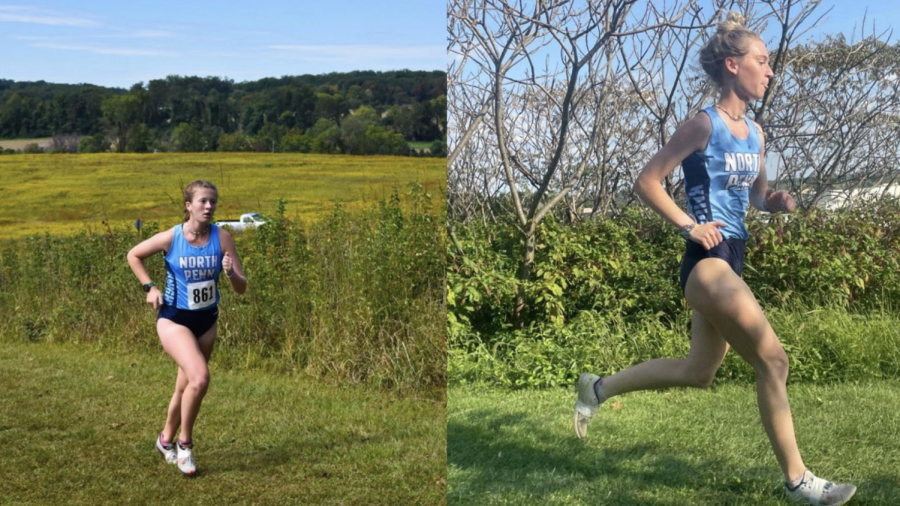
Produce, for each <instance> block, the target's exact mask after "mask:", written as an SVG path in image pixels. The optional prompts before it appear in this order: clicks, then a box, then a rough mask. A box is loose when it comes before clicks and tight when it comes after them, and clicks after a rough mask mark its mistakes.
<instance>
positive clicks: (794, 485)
mask: <svg viewBox="0 0 900 506" xmlns="http://www.w3.org/2000/svg"><path fill="white" fill-rule="evenodd" d="M806 473H809V470H806V471H803V473H801V474H800V476H798V477H797V478H795V479H793V480H790V481H785V482H784V486H785V487H787V489H788V490H790V491H791V492H793V491H794V490H797V489H798V488H800V485H803V482H804V481H806ZM809 474H810V475H811V474H812V473H809Z"/></svg>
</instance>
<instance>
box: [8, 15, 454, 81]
mask: <svg viewBox="0 0 900 506" xmlns="http://www.w3.org/2000/svg"><path fill="white" fill-rule="evenodd" d="M446 12H447V4H446V2H445V0H401V1H383V0H382V1H377V0H374V1H369V2H367V1H351V0H332V1H328V2H325V1H306V0H302V1H277V0H254V1H240V2H238V1H228V0H219V1H216V2H211V1H208V0H199V1H192V0H182V1H172V0H157V1H153V2H149V1H143V0H133V1H125V2H122V1H121V0H118V1H109V0H83V1H81V2H64V1H42V0H37V1H29V2H27V3H26V2H24V1H23V0H18V1H17V0H13V1H12V2H4V0H0V47H2V48H3V51H2V58H0V78H4V79H13V80H17V81H37V80H44V81H48V82H55V83H82V82H86V83H92V84H99V85H103V86H117V87H122V88H128V87H130V86H131V85H132V84H134V83H137V82H144V83H146V82H147V81H149V80H151V79H160V78H164V77H166V76H167V75H170V74H178V75H199V76H220V77H227V78H230V79H233V80H234V81H235V82H241V81H250V80H256V79H260V78H262V77H280V76H283V75H299V74H322V73H327V72H344V71H351V70H379V71H385V70H398V69H411V70H443V69H445V68H446V62H447V57H446V54H447V53H446V39H447V37H446V31H447V22H446Z"/></svg>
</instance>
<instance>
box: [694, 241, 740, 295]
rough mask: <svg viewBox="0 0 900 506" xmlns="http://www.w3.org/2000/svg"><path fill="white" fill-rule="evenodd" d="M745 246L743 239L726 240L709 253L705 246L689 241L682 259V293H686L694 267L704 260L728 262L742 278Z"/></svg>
mask: <svg viewBox="0 0 900 506" xmlns="http://www.w3.org/2000/svg"><path fill="white" fill-rule="evenodd" d="M745 244H746V241H745V240H743V239H725V240H724V241H722V242H720V243H719V244H716V245H715V247H713V249H711V250H709V251H707V250H706V248H704V247H703V245H701V244H697V243H695V242H694V241H692V240H690V239H688V240H687V248H686V249H685V251H684V257H683V258H682V259H681V292H682V293H684V287H685V286H687V280H688V276H690V275H691V271H692V270H694V266H696V265H697V263H698V262H700V260H703V259H704V258H721V259H722V260H725V261H726V262H728V265H730V266H731V270H733V271H734V273H735V274H737V275H738V276H740V275H741V272H742V271H743V269H744V246H745Z"/></svg>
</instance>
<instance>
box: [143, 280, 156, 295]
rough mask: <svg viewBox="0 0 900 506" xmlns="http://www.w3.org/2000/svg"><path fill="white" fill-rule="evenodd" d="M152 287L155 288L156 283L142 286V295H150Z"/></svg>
mask: <svg viewBox="0 0 900 506" xmlns="http://www.w3.org/2000/svg"><path fill="white" fill-rule="evenodd" d="M154 286H156V283H154V282H153V281H151V282H149V283H147V284H146V285H144V293H150V289H151V288H153V287H154Z"/></svg>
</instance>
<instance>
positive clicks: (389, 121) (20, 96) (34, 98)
mask: <svg viewBox="0 0 900 506" xmlns="http://www.w3.org/2000/svg"><path fill="white" fill-rule="evenodd" d="M446 93H447V79H446V73H445V72H442V71H408V70H404V71H394V72H373V71H357V72H348V73H331V74H323V75H315V76H314V75H302V76H285V77H281V78H264V79H260V80H258V81H250V82H243V83H234V82H233V81H232V80H230V79H223V78H219V77H196V76H168V77H166V78H165V79H154V80H151V81H149V82H148V83H147V84H146V85H145V84H144V83H137V84H135V85H133V86H132V87H131V88H130V89H129V90H124V89H121V88H107V87H102V86H95V85H90V84H76V85H69V84H53V83H46V82H44V81H38V82H16V81H11V80H3V79H0V138H6V139H14V138H32V137H51V136H53V137H54V138H55V139H54V144H53V149H55V150H59V151H78V152H98V151H116V152H138V153H140V152H148V151H155V150H161V151H291V152H316V153H349V154H408V153H410V147H409V145H408V144H407V143H408V142H416V143H426V144H418V145H419V146H426V145H427V146H429V147H430V152H431V154H432V155H434V156H445V154H446V129H447V98H446Z"/></svg>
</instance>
